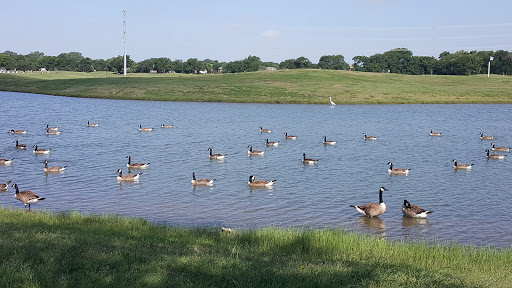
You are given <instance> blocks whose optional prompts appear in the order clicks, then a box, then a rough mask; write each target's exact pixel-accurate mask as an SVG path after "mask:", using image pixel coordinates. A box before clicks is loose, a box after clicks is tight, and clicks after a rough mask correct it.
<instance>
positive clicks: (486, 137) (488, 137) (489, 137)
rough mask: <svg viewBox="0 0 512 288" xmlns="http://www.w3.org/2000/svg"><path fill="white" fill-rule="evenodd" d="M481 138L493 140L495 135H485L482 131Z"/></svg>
mask: <svg viewBox="0 0 512 288" xmlns="http://www.w3.org/2000/svg"><path fill="white" fill-rule="evenodd" d="M480 139H481V140H492V139H494V136H484V133H483V132H480Z"/></svg>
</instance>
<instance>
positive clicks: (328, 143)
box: [324, 136, 336, 145]
mask: <svg viewBox="0 0 512 288" xmlns="http://www.w3.org/2000/svg"><path fill="white" fill-rule="evenodd" d="M324 145H336V141H327V137H326V136H324Z"/></svg>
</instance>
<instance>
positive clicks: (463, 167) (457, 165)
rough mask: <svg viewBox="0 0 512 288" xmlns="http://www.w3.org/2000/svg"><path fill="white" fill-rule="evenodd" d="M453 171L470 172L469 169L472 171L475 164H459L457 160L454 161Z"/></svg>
mask: <svg viewBox="0 0 512 288" xmlns="http://www.w3.org/2000/svg"><path fill="white" fill-rule="evenodd" d="M452 161H453V169H455V170H463V169H465V170H469V169H472V168H473V165H475V164H471V165H468V164H457V160H456V159H453V160H452Z"/></svg>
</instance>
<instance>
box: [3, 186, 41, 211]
mask: <svg viewBox="0 0 512 288" xmlns="http://www.w3.org/2000/svg"><path fill="white" fill-rule="evenodd" d="M11 186H12V187H14V188H15V189H16V193H15V194H14V198H16V199H18V200H20V201H21V202H23V204H25V208H27V204H28V209H30V204H34V203H37V202H38V201H42V200H44V199H46V198H42V197H39V196H37V195H36V194H35V193H34V192H32V191H29V190H25V191H21V192H20V190H19V189H18V184H16V183H14V184H12V185H11Z"/></svg>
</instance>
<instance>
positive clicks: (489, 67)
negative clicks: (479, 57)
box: [487, 56, 494, 78]
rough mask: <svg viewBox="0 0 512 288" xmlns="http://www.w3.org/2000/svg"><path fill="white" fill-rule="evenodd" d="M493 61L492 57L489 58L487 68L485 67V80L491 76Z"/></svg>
mask: <svg viewBox="0 0 512 288" xmlns="http://www.w3.org/2000/svg"><path fill="white" fill-rule="evenodd" d="M492 60H494V57H492V56H490V57H489V66H488V67H487V78H489V76H490V75H491V61H492Z"/></svg>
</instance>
